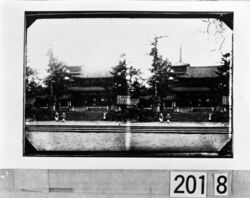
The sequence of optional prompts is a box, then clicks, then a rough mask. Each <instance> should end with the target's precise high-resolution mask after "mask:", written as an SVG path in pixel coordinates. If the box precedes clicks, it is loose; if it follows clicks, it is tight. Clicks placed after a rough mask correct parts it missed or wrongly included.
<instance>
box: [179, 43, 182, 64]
mask: <svg viewBox="0 0 250 198" xmlns="http://www.w3.org/2000/svg"><path fill="white" fill-rule="evenodd" d="M179 62H180V63H181V62H182V46H181V45H180V60H179Z"/></svg>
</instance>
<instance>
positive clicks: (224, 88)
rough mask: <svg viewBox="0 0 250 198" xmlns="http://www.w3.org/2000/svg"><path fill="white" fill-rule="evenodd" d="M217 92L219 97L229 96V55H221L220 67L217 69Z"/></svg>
mask: <svg viewBox="0 0 250 198" xmlns="http://www.w3.org/2000/svg"><path fill="white" fill-rule="evenodd" d="M216 73H217V74H218V91H219V93H220V95H221V96H228V95H229V79H230V53H226V54H223V55H222V65H221V66H219V67H218V69H217V71H216Z"/></svg>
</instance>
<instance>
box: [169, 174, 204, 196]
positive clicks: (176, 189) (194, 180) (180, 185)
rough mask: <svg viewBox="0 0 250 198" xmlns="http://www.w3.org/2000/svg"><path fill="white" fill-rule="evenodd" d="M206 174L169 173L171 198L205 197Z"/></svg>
mask: <svg viewBox="0 0 250 198" xmlns="http://www.w3.org/2000/svg"><path fill="white" fill-rule="evenodd" d="M206 191H207V173H206V172H171V175H170V196H171V197H206V193H207V192H206Z"/></svg>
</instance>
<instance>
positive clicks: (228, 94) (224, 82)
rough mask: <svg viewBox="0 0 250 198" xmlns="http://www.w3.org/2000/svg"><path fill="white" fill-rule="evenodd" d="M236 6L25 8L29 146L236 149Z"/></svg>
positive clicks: (210, 152)
mask: <svg viewBox="0 0 250 198" xmlns="http://www.w3.org/2000/svg"><path fill="white" fill-rule="evenodd" d="M233 16H234V13H233V12H149V11H75V12H74V11H71V12H63V11H60V12H59V11H57V12H56V11H54V12H53V11H41V12H40V11H34V12H31V11H28V12H25V25H24V29H25V35H24V36H25V39H24V69H23V76H24V80H23V81H24V90H23V103H24V105H23V106H24V107H23V108H24V110H23V112H24V113H23V155H24V156H63V157H74V156H84V157H86V156H87V157H92V156H95V157H205V158H207V157H209V158H210V157H214V158H232V157H233V137H234V136H233V122H232V120H233V95H232V92H233V83H232V76H233V57H234V54H233V25H234V23H233Z"/></svg>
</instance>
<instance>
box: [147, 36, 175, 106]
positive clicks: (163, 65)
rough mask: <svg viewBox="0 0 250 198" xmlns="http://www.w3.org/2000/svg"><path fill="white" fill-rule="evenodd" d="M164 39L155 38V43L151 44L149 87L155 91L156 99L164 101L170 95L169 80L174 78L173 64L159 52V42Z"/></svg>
mask: <svg viewBox="0 0 250 198" xmlns="http://www.w3.org/2000/svg"><path fill="white" fill-rule="evenodd" d="M159 38H162V37H155V38H154V41H153V42H152V43H151V45H152V48H151V51H150V54H149V55H150V56H152V57H153V61H152V65H151V69H150V71H151V73H152V74H153V75H152V77H151V78H150V79H149V85H150V87H151V90H153V91H154V94H155V97H156V98H155V99H156V100H157V99H158V100H160V101H158V102H161V101H162V98H163V97H164V96H166V94H167V93H168V84H169V80H170V79H171V78H172V77H173V73H172V72H171V62H169V61H168V59H163V57H162V56H161V55H160V54H159V51H158V40H159Z"/></svg>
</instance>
